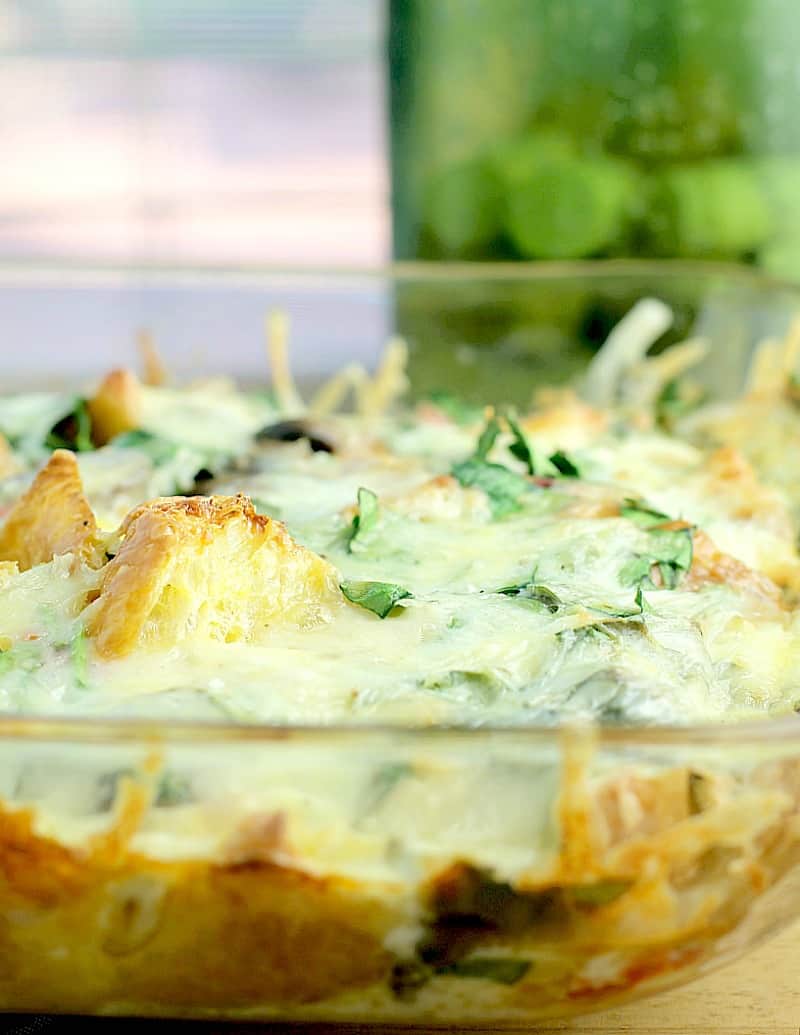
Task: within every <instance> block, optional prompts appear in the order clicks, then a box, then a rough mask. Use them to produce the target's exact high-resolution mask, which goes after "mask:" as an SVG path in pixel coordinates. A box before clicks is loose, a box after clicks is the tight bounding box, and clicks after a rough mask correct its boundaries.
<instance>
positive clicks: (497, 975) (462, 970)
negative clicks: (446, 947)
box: [436, 956, 531, 985]
mask: <svg viewBox="0 0 800 1035" xmlns="http://www.w3.org/2000/svg"><path fill="white" fill-rule="evenodd" d="M530 969H531V962H530V960H518V959H514V957H513V956H473V957H472V958H471V959H468V960H459V961H458V962H456V963H446V964H444V965H443V966H441V967H437V968H436V973H437V974H443V975H447V976H449V977H457V978H481V979H483V980H484V981H494V982H496V983H497V984H499V985H515V984H516V983H517V982H518V981H521V980H522V978H524V977H525V975H526V974H527V973H528V971H529V970H530Z"/></svg>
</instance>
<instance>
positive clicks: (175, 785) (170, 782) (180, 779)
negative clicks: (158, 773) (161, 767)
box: [155, 772, 194, 808]
mask: <svg viewBox="0 0 800 1035" xmlns="http://www.w3.org/2000/svg"><path fill="white" fill-rule="evenodd" d="M193 797H194V796H193V794H192V785H191V784H190V782H189V781H188V780H187V778H186V777H185V776H180V775H178V774H177V773H172V772H166V773H164V775H163V776H162V777H161V779H160V780H159V781H158V787H157V789H156V795H155V804H156V805H157V806H159V807H160V808H172V807H174V806H175V805H185V804H186V803H187V802H189V801H192V799H193Z"/></svg>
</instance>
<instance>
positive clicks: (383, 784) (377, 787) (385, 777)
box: [361, 762, 414, 818]
mask: <svg viewBox="0 0 800 1035" xmlns="http://www.w3.org/2000/svg"><path fill="white" fill-rule="evenodd" d="M413 772H414V769H413V766H410V765H409V764H408V762H388V763H387V764H386V765H382V766H381V767H380V769H378V770H377V772H376V773H375V776H374V777H373V779H372V782H371V783H370V785H369V788H368V790H367V793H366V795H365V796H364V797H365V800H364V803H363V805H362V807H361V816H362V818H363V817H364V816H368V815H370V813H372V812H375V811H376V809H378V808H379V807H380V806H381V805H382V804H383V802H384V801H385V800H386V798H388V797H389V795H390V794H391V793H392V791H393V790H394V788H395V787H396V786H397V784H398V783H400V781H401V780H404V779H405V778H406V777H407V776H411V774H412V773H413Z"/></svg>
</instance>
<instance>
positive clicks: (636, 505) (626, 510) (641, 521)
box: [619, 498, 672, 528]
mask: <svg viewBox="0 0 800 1035" xmlns="http://www.w3.org/2000/svg"><path fill="white" fill-rule="evenodd" d="M619 512H620V514H621V515H622V517H624V518H627V519H628V520H629V521H633V522H634V524H636V525H641V527H642V528H653V527H654V526H655V525H663V524H666V523H667V522H669V521H671V520H672V518H671V517H669V515H668V514H664V513H663V512H662V511H660V510H655V509H654V508H653V507H648V506H647V505H646V504H645V503H643V502H642V501H641V500H635V499H630V498H627V499H625V501H624V502H623V504H622V506H621V507H620V508H619Z"/></svg>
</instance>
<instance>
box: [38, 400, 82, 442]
mask: <svg viewBox="0 0 800 1035" xmlns="http://www.w3.org/2000/svg"><path fill="white" fill-rule="evenodd" d="M44 444H45V446H46V447H47V448H48V449H69V450H71V451H72V452H73V453H88V452H89V451H90V450H92V449H94V443H93V442H92V418H91V417H90V415H89V407H88V406H87V403H86V400H85V399H80V398H79V399H76V400H75V405H74V406H73V408H72V409H71V410H70V411H69V413H67V414H65V415H64V416H63V417H61V419H60V420H58V421H56V423H55V424H54V425H53V427H52V428H51V429H50V431H49V433H48V435H47V438H45V440H44Z"/></svg>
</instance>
